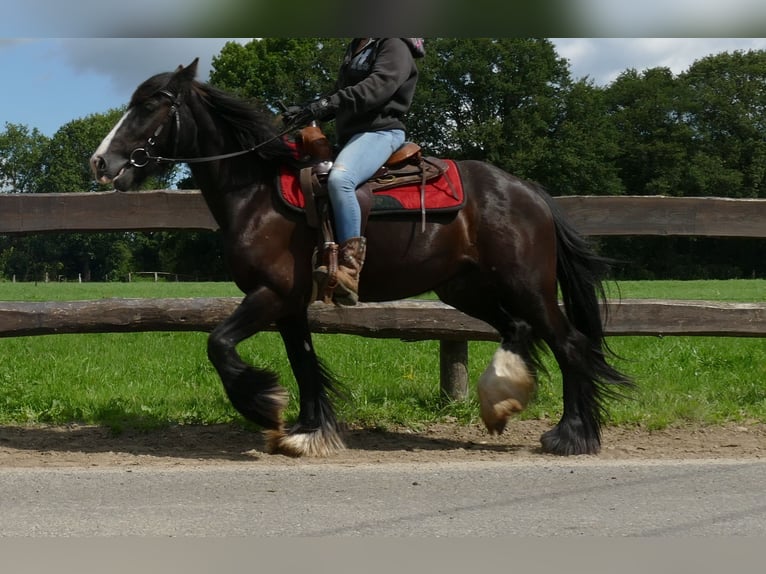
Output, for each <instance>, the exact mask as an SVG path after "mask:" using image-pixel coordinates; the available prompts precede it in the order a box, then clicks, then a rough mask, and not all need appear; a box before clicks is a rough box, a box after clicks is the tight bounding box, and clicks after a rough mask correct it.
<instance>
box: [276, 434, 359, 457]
mask: <svg viewBox="0 0 766 574" xmlns="http://www.w3.org/2000/svg"><path fill="white" fill-rule="evenodd" d="M265 434H266V446H267V450H268V452H269V453H271V454H283V455H285V456H292V457H302V456H307V457H313V458H324V457H328V456H330V455H332V454H334V453H336V452H339V451H341V450H344V449H345V448H346V445H345V444H344V443H343V439H342V438H341V436H340V434H339V433H338V431H336V430H334V429H322V428H320V429H317V430H315V431H311V432H294V433H287V434H286V433H284V432H282V431H273V430H272V431H265Z"/></svg>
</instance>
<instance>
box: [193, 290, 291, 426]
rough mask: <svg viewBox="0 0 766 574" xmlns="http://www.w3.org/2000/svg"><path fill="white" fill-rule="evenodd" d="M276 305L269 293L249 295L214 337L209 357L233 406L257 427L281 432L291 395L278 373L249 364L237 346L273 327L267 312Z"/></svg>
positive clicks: (265, 291) (259, 292)
mask: <svg viewBox="0 0 766 574" xmlns="http://www.w3.org/2000/svg"><path fill="white" fill-rule="evenodd" d="M275 305H276V302H275V301H273V299H272V298H271V297H270V292H269V291H268V290H265V289H260V290H257V291H254V292H253V293H250V294H248V295H247V296H246V297H245V298H244V299H243V300H242V303H240V305H239V306H238V307H237V308H236V309H235V310H234V312H233V313H232V314H231V315H230V316H229V317H228V318H227V319H225V320H224V321H223V322H222V323H221V324H220V325H218V326H217V327H216V328H215V329H213V331H212V332H211V333H210V336H209V337H208V345H207V353H208V358H209V359H210V362H211V363H213V366H215V368H216V370H217V371H218V374H219V376H220V377H221V382H222V383H223V388H224V390H225V391H226V394H227V396H228V397H229V400H230V401H231V404H232V406H233V407H234V408H235V409H236V410H237V411H239V412H240V413H241V414H242V416H244V417H245V418H246V419H248V420H250V421H252V422H254V423H256V424H257V425H259V426H261V427H263V428H265V429H271V430H280V429H281V428H282V411H283V410H284V408H285V405H286V404H287V400H288V396H287V392H286V391H285V389H284V388H282V387H281V386H280V385H279V379H278V377H277V375H276V374H275V373H272V372H271V371H267V370H265V369H259V368H256V367H253V366H251V365H248V364H246V363H245V362H244V361H242V359H241V357H240V356H239V354H238V353H237V344H239V343H240V342H241V341H243V340H245V339H247V338H248V337H251V336H252V335H254V334H256V333H257V332H258V331H260V330H262V329H263V328H265V327H266V326H267V325H268V324H269V322H270V321H271V320H272V317H270V316H269V315H268V313H266V312H265V310H266V309H270V308H274V306H275Z"/></svg>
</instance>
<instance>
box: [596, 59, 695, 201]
mask: <svg viewBox="0 0 766 574" xmlns="http://www.w3.org/2000/svg"><path fill="white" fill-rule="evenodd" d="M682 96H683V93H682V91H681V90H680V89H679V85H678V82H677V81H676V79H675V78H674V76H673V74H672V72H671V71H670V70H669V69H668V68H652V69H650V70H645V71H644V72H642V73H640V74H639V73H638V72H636V71H635V70H627V71H625V72H623V73H622V74H621V75H620V76H619V77H618V78H617V79H616V80H615V81H614V82H613V83H612V85H611V86H609V88H607V90H606V101H607V106H608V113H609V114H610V116H611V118H612V122H613V123H614V126H615V129H616V130H617V139H616V144H617V146H618V148H619V150H620V153H619V155H618V157H617V158H616V165H617V167H618V169H619V173H620V178H621V180H622V183H623V185H624V186H625V191H626V193H628V194H629V195H683V190H684V184H685V182H686V180H687V166H688V156H689V145H690V142H691V133H690V131H689V128H688V126H687V125H686V123H685V122H684V121H683V117H684V113H685V105H686V104H685V101H684V98H683V97H682Z"/></svg>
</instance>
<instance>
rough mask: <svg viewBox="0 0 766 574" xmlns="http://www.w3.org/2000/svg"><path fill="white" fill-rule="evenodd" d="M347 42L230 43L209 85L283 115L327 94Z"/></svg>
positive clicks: (280, 40) (215, 65)
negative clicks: (282, 110) (292, 107)
mask: <svg viewBox="0 0 766 574" xmlns="http://www.w3.org/2000/svg"><path fill="white" fill-rule="evenodd" d="M345 44H346V42H345V41H344V40H343V39H341V38H262V39H256V40H252V41H251V42H248V43H247V44H239V43H236V42H228V43H227V44H226V45H224V47H223V48H222V49H221V53H220V54H219V55H218V56H216V57H214V58H213V61H212V71H211V73H210V83H211V84H214V85H216V86H218V87H219V88H222V89H224V90H228V91H230V92H232V93H235V94H237V95H239V96H240V97H243V98H251V99H255V100H257V101H259V102H260V103H261V104H262V105H264V106H267V107H269V108H271V109H272V111H274V112H277V111H279V107H278V106H279V102H282V103H284V104H285V105H288V106H289V105H293V104H301V103H307V102H309V101H311V100H314V99H316V98H318V97H319V96H321V95H322V94H326V93H328V92H329V91H330V90H331V89H332V87H333V85H334V83H335V76H336V74H337V71H338V68H339V66H340V63H341V58H342V56H343V52H344V50H345Z"/></svg>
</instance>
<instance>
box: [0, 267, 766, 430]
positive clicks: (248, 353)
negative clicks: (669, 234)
mask: <svg viewBox="0 0 766 574" xmlns="http://www.w3.org/2000/svg"><path fill="white" fill-rule="evenodd" d="M213 296H239V293H238V291H237V290H236V288H235V287H234V286H233V285H231V284H229V283H166V282H159V283H154V282H148V281H142V282H134V283H38V284H31V283H7V282H0V300H6V301H22V300H26V301H49V300H80V299H100V298H109V297H128V298H130V297H142V298H143V297H213ZM609 296H610V297H615V298H616V297H618V296H619V297H622V298H663V299H704V300H717V301H765V300H766V281H764V280H732V281H683V282H680V281H653V282H629V281H628V282H620V284H619V285H618V286H615V285H610V287H609ZM205 340H206V334H205V333H170V332H168V333H130V334H118V333H110V334H97V335H48V336H38V337H18V338H7V339H0V356H2V362H1V363H0V424H36V423H50V424H66V423H71V422H80V423H89V424H102V425H106V426H109V427H111V428H113V429H115V430H120V429H122V428H156V427H162V426H164V425H171V424H212V423H220V422H242V424H245V423H244V421H242V419H241V417H239V415H238V414H237V413H236V412H234V411H233V409H232V408H231V407H230V405H229V403H228V400H227V399H226V397H225V395H224V392H223V390H222V388H221V384H220V381H219V379H218V377H217V374H216V373H215V371H214V370H213V368H212V366H211V365H210V364H209V362H208V360H207V357H206V351H205V348H206V342H205ZM609 344H610V345H611V346H612V348H613V349H614V350H615V351H616V352H617V353H618V354H619V355H620V356H621V357H622V358H621V359H619V360H617V361H616V365H617V366H618V368H620V369H621V370H623V371H625V372H627V373H629V374H631V375H632V376H633V377H634V378H635V380H636V381H637V383H638V389H637V391H636V392H635V394H634V396H633V398H632V399H631V400H628V401H621V402H614V403H612V404H611V405H610V414H611V417H610V422H611V423H612V424H621V425H633V424H640V425H642V426H646V427H650V428H662V427H665V426H668V425H674V424H680V423H683V422H687V421H689V422H696V423H710V424H715V423H720V422H724V421H739V422H742V423H747V422H751V421H764V420H766V339H747V338H727V337H717V338H716V337H612V338H610V340H609ZM315 346H316V348H317V352H318V353H319V354H320V356H321V357H322V358H323V359H324V360H325V362H326V363H327V364H328V365H329V367H330V368H331V369H332V370H333V371H334V372H335V374H336V375H337V376H338V377H339V378H340V379H341V380H342V381H344V382H345V383H346V384H347V392H348V395H349V400H348V401H347V402H344V403H341V404H339V405H338V409H339V412H340V414H341V416H342V418H343V419H344V420H346V421H347V422H352V423H359V424H364V425H367V426H379V427H384V428H385V427H386V426H390V425H393V424H404V425H407V426H410V427H412V428H418V427H419V426H422V425H424V424H426V423H429V422H432V421H437V420H455V421H458V422H463V423H469V422H475V421H476V420H477V417H478V409H477V405H476V402H475V397H474V395H473V388H472V389H471V390H472V394H471V398H470V400H469V401H466V402H464V403H452V404H449V403H445V401H444V400H443V399H442V397H441V396H440V394H439V348H438V342H436V341H424V342H411V343H404V342H400V341H396V340H378V339H366V338H361V337H353V336H348V335H317V336H315ZM495 348H496V345H495V344H494V343H482V342H472V343H471V344H470V349H469V371H470V377H471V381H472V382H474V381H475V380H476V378H477V377H478V376H479V374H480V373H481V371H482V370H483V369H484V367H485V365H486V364H487V362H488V361H489V359H490V357H491V355H492V353H493V352H494V350H495ZM239 350H240V352H241V353H242V355H243V357H244V358H245V359H246V360H247V361H249V362H252V363H255V364H258V365H260V366H265V367H268V368H270V369H273V370H275V371H277V372H278V373H279V374H280V375H281V377H282V382H283V384H284V385H285V386H286V387H287V388H288V390H289V391H290V393H291V395H292V397H293V398H295V392H296V388H295V385H294V382H293V379H292V375H291V373H290V371H289V369H288V367H287V360H286V356H285V354H284V350H283V349H282V345H281V342H280V340H279V337H278V336H277V335H276V334H274V333H261V334H259V335H257V336H256V337H253V338H252V339H250V340H248V341H246V342H244V343H242V344H241V345H240V347H239ZM546 365H547V366H548V371H549V373H548V374H541V376H540V383H539V389H538V395H537V397H536V399H535V401H534V402H533V403H532V405H531V406H530V408H529V409H528V410H527V411H526V412H525V413H524V414H523V415H522V416H523V417H524V418H546V419H548V418H549V419H556V418H558V417H559V416H560V414H561V380H560V377H559V373H558V369H557V367H556V365H555V363H554V362H553V361H552V359H550V357H549V356H548V357H546ZM296 402H297V401H295V400H293V401H291V407H290V410H289V411H288V417H294V416H295V415H296V414H297V405H296Z"/></svg>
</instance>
